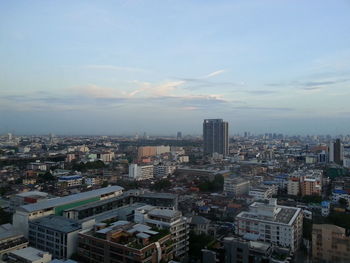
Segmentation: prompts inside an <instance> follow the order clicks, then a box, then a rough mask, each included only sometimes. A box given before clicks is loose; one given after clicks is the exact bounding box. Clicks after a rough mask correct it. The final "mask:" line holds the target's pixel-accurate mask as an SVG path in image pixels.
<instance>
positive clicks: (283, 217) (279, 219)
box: [237, 205, 301, 225]
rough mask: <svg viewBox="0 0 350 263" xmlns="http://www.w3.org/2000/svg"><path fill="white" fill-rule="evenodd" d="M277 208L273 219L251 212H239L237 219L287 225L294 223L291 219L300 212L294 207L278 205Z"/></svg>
mask: <svg viewBox="0 0 350 263" xmlns="http://www.w3.org/2000/svg"><path fill="white" fill-rule="evenodd" d="M277 208H278V213H277V215H276V216H275V217H268V216H263V215H259V214H257V213H255V212H251V211H244V212H241V213H239V214H238V215H237V217H239V218H247V219H251V220H261V221H266V222H275V223H280V224H285V225H289V224H291V223H292V222H293V221H294V220H293V219H294V218H295V217H296V216H297V215H298V214H299V212H300V211H301V209H300V208H294V207H288V206H279V205H278V206H277Z"/></svg>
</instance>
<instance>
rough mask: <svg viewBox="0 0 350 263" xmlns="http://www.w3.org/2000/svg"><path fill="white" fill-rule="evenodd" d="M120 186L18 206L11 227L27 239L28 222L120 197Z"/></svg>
mask: <svg viewBox="0 0 350 263" xmlns="http://www.w3.org/2000/svg"><path fill="white" fill-rule="evenodd" d="M123 189H124V188H122V187H120V186H117V185H115V186H108V187H104V188H100V189H96V190H92V191H88V192H83V193H79V194H74V195H69V196H65V197H58V198H52V199H48V200H46V201H42V202H38V203H35V204H28V205H23V206H20V207H18V208H17V209H16V212H15V214H14V215H13V226H14V227H15V228H16V229H18V231H20V232H21V233H22V234H23V235H24V236H25V237H28V223H29V221H30V220H34V219H37V218H41V217H44V216H48V215H63V212H64V211H65V210H66V209H69V208H74V207H78V206H81V205H84V204H88V203H92V202H96V201H99V200H106V199H109V198H112V197H117V196H120V195H121V194H122V193H123Z"/></svg>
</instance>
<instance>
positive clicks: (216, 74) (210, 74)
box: [203, 69, 226, 79]
mask: <svg viewBox="0 0 350 263" xmlns="http://www.w3.org/2000/svg"><path fill="white" fill-rule="evenodd" d="M225 72H226V70H225V69H220V70H217V71H214V72H211V73H209V74H208V75H206V76H204V77H203V78H204V79H208V78H212V77H215V76H218V75H221V74H222V73H225Z"/></svg>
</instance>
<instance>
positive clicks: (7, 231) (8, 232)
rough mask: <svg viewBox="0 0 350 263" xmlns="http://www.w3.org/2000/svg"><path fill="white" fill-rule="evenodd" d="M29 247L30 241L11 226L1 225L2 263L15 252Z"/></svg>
mask: <svg viewBox="0 0 350 263" xmlns="http://www.w3.org/2000/svg"><path fill="white" fill-rule="evenodd" d="M27 246H28V240H27V239H26V238H25V237H24V236H23V235H22V234H21V233H19V231H17V230H16V229H14V227H13V226H12V225H11V224H3V225H0V262H3V261H2V260H3V259H6V258H7V256H8V254H9V253H10V252H11V251H13V250H18V249H22V248H25V247H27Z"/></svg>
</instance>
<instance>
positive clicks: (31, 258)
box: [7, 247, 52, 263]
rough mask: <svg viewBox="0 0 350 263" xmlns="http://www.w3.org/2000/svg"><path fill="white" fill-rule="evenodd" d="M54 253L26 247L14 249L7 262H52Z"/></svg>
mask: <svg viewBox="0 0 350 263" xmlns="http://www.w3.org/2000/svg"><path fill="white" fill-rule="evenodd" d="M51 259H52V255H51V254H50V253H48V252H44V251H42V250H39V249H36V248H33V247H26V248H22V249H19V250H16V251H12V252H11V253H10V254H9V260H8V261H7V262H9V263H12V262H17V263H48V262H51Z"/></svg>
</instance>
